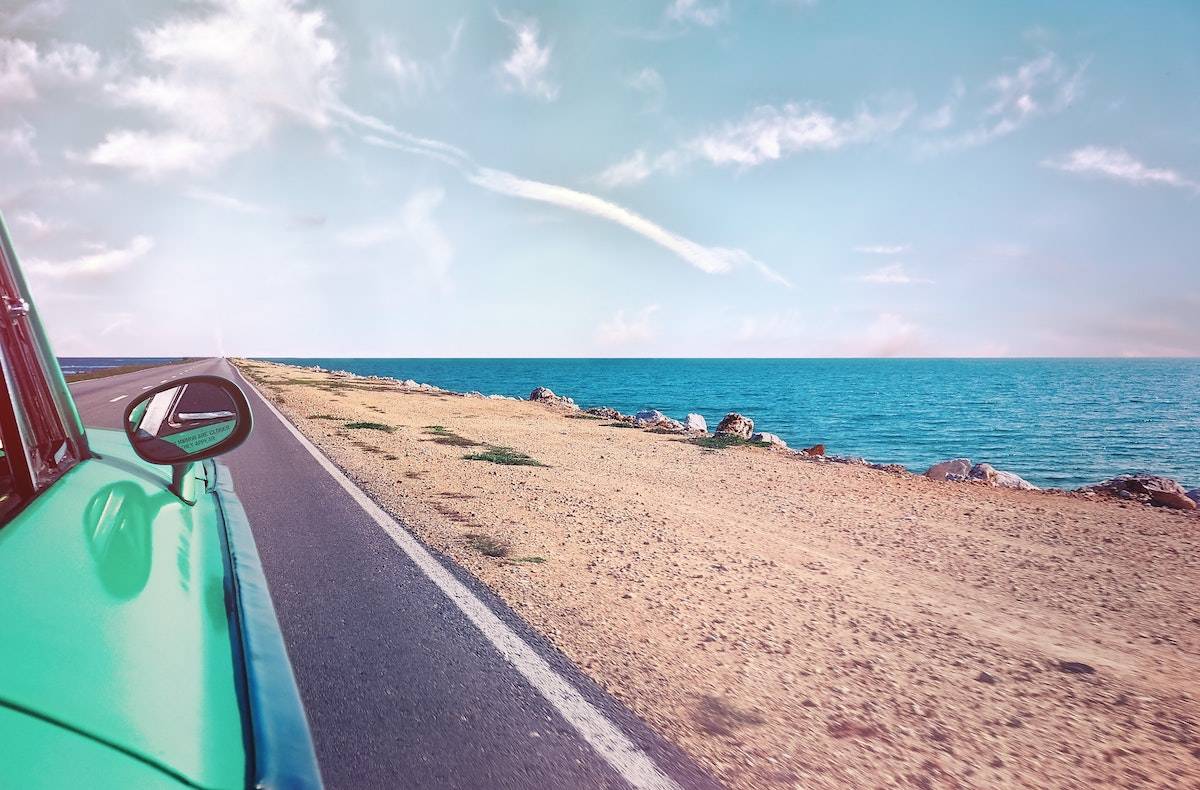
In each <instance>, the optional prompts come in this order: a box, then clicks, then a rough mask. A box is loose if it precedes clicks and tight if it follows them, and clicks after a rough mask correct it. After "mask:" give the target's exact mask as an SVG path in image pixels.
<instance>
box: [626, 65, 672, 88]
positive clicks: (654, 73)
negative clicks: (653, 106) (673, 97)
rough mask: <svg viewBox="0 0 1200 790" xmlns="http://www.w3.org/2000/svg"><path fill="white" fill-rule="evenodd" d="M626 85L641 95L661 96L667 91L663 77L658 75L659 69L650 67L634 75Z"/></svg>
mask: <svg viewBox="0 0 1200 790" xmlns="http://www.w3.org/2000/svg"><path fill="white" fill-rule="evenodd" d="M626 84H627V85H629V87H631V88H633V89H634V90H635V91H637V92H639V93H649V94H661V93H663V92H664V91H666V89H667V86H666V84H665V83H664V82H663V78H662V75H661V74H659V73H658V70H657V69H653V68H651V67H650V66H647V67H645V68H644V69H642V70H641V71H639V72H638V73H637V74H634V75H633V76H632V77H630V78H629V79H628V80H627V81H626Z"/></svg>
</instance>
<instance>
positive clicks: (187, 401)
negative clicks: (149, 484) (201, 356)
mask: <svg viewBox="0 0 1200 790" xmlns="http://www.w3.org/2000/svg"><path fill="white" fill-rule="evenodd" d="M230 386H232V385H230ZM239 419H240V414H239V409H238V404H237V403H236V402H235V401H234V399H233V395H232V394H231V393H230V392H229V391H228V390H227V389H226V388H225V387H222V386H220V385H219V384H217V383H214V382H209V381H193V382H187V383H184V384H180V385H178V386H175V387H169V388H166V389H162V390H158V391H155V392H151V393H148V394H147V395H145V396H143V397H142V398H141V399H140V400H138V401H134V404H133V406H132V408H131V409H130V411H129V419H128V423H127V424H126V426H125V432H126V433H127V434H129V441H130V442H132V443H133V447H134V449H135V450H137V452H138V454H139V455H141V456H142V457H143V458H145V459H146V460H147V461H150V462H151V463H156V464H172V463H179V462H182V461H188V460H195V459H198V458H203V457H208V456H209V455H211V454H212V451H213V450H214V449H215V448H217V447H219V446H220V445H221V444H222V443H224V442H225V441H226V440H227V439H229V437H230V436H232V435H233V433H234V431H235V430H236V429H237V427H238V420H239Z"/></svg>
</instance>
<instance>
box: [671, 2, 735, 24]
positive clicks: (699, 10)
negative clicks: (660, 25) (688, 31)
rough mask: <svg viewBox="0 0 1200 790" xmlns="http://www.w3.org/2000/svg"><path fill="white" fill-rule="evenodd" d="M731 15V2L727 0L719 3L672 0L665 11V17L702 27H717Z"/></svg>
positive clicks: (672, 20)
mask: <svg viewBox="0 0 1200 790" xmlns="http://www.w3.org/2000/svg"><path fill="white" fill-rule="evenodd" d="M728 16H729V3H728V2H727V1H725V0H723V1H722V2H718V3H709V2H704V0H671V3H670V4H669V5H667V7H666V9H664V11H663V17H664V18H666V19H668V20H670V21H671V22H676V23H680V24H685V25H699V26H700V27H715V26H717V25H719V24H721V23H722V22H724V21H725V19H726V18H727V17H728Z"/></svg>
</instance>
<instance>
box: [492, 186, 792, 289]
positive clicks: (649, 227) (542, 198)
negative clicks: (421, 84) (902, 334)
mask: <svg viewBox="0 0 1200 790" xmlns="http://www.w3.org/2000/svg"><path fill="white" fill-rule="evenodd" d="M468 180H469V181H471V183H473V184H476V185H478V186H481V187H483V188H484V189H490V190H492V191H493V192H499V193H501V194H505V195H510V196H512V197H519V198H524V199H526V200H535V201H538V202H541V203H550V204H553V205H556V206H561V207H563V208H567V209H571V210H572V211H578V212H580V213H583V214H590V215H592V216H594V217H599V218H601V219H605V220H608V221H609V222H613V223H616V224H618V225H620V226H622V227H624V228H626V229H628V230H631V231H633V232H634V233H637V234H638V235H640V236H642V237H644V238H646V239H649V240H650V241H652V242H654V243H655V244H658V245H659V246H661V247H663V248H665V249H667V250H670V251H671V252H673V253H675V254H676V255H677V256H679V257H680V258H682V259H683V260H684V261H687V262H688V263H690V264H691V265H692V266H695V267H696V268H697V269H699V270H700V271H702V272H706V273H708V274H724V273H727V272H730V271H733V270H734V269H736V268H739V267H743V266H749V267H751V268H754V269H756V270H758V271H759V272H760V273H761V274H763V275H764V276H765V277H767V278H768V279H771V280H773V281H774V282H777V283H779V284H781V285H790V283H788V281H787V280H786V279H785V278H784V277H782V276H781V275H780V274H779V273H777V272H775V271H774V270H772V269H771V268H770V267H768V266H767V265H766V264H764V263H762V262H761V261H758V260H755V259H754V258H753V257H752V256H751V255H750V254H749V253H747V252H746V251H745V250H739V249H727V248H724V247H706V246H704V245H702V244H697V243H696V242H694V241H692V240H691V239H688V238H685V237H683V236H680V235H679V234H677V233H672V232H671V231H669V230H667V229H666V228H664V227H662V226H661V225H658V224H656V223H654V222H652V221H650V220H648V219H646V218H645V217H643V216H641V215H640V214H636V213H634V212H632V211H630V210H629V209H627V208H624V207H622V206H618V205H617V204H616V203H612V202H609V201H607V200H605V199H603V198H600V197H596V196H595V195H589V194H588V193H586V192H579V191H577V190H574V189H568V188H567V187H561V186H557V185H555V184H546V183H543V182H540V181H531V180H529V179H525V178H520V177H518V176H514V175H513V174H511V173H505V172H503V171H500V170H492V169H489V168H481V169H480V170H479V171H478V172H476V173H473V174H471V175H469V176H468Z"/></svg>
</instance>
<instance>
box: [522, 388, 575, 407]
mask: <svg viewBox="0 0 1200 790" xmlns="http://www.w3.org/2000/svg"><path fill="white" fill-rule="evenodd" d="M529 399H530V400H531V401H535V402H537V403H548V404H550V405H552V406H566V407H567V408H569V409H578V408H579V407H578V406H576V405H575V400H574V398H568V397H565V396H563V395H555V394H554V390H552V389H550V388H549V387H535V388H534V390H533V392H531V393H529Z"/></svg>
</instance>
